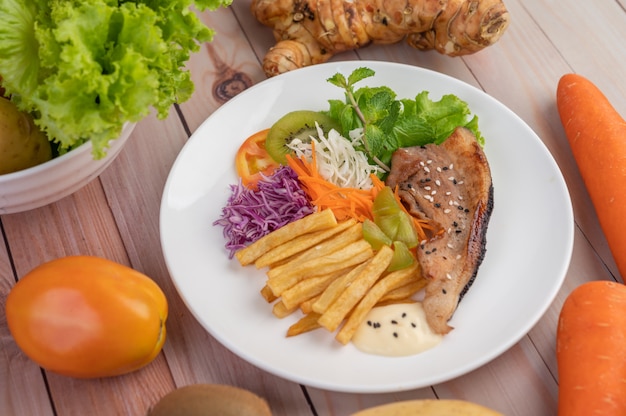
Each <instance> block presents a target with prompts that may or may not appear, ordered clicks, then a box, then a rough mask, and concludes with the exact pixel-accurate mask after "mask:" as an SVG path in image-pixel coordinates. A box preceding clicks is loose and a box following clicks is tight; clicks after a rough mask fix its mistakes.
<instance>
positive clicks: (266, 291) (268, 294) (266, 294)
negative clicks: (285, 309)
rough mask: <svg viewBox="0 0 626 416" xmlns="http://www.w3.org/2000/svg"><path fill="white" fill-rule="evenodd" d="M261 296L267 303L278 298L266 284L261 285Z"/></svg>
mask: <svg viewBox="0 0 626 416" xmlns="http://www.w3.org/2000/svg"><path fill="white" fill-rule="evenodd" d="M261 296H263V299H265V301H266V302H267V303H272V302H274V301H275V300H276V299H278V297H277V296H276V295H274V292H272V289H270V287H269V286H268V285H265V286H263V288H262V289H261Z"/></svg>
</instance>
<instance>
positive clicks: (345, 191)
mask: <svg viewBox="0 0 626 416" xmlns="http://www.w3.org/2000/svg"><path fill="white" fill-rule="evenodd" d="M287 162H288V163H289V166H290V167H291V168H292V169H293V170H294V171H295V172H296V174H297V175H298V179H299V180H300V182H301V183H302V185H303V187H304V190H305V191H306V193H307V194H308V195H309V197H310V198H311V203H313V205H315V206H317V207H318V208H319V209H326V208H330V209H331V210H332V211H333V213H334V214H335V217H336V218H337V220H339V221H342V220H346V219H348V218H355V219H356V220H358V221H361V222H363V221H365V219H367V218H369V219H373V218H372V205H373V204H374V198H375V197H376V195H377V194H378V191H379V190H380V188H377V187H376V186H374V187H373V188H372V189H367V190H366V189H357V188H341V187H339V186H337V185H335V184H333V183H331V182H328V181H327V180H326V179H324V178H322V177H321V176H320V174H319V172H318V171H317V167H316V158H315V152H313V158H312V160H311V162H309V161H307V160H306V158H305V157H304V156H302V157H300V158H294V157H292V156H291V155H287ZM379 182H380V181H379ZM383 186H384V185H383Z"/></svg>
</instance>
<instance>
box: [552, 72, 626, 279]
mask: <svg viewBox="0 0 626 416" xmlns="http://www.w3.org/2000/svg"><path fill="white" fill-rule="evenodd" d="M556 103H557V108H558V111H559V115H560V117H561V122H562V124H563V127H564V129H565V134H566V136H567V138H568V140H569V143H570V146H571V148H572V152H573V154H574V158H575V159H576V163H577V165H578V169H579V170H580V173H581V175H582V178H583V181H584V182H585V186H586V188H587V191H588V192H589V196H590V197H591V201H592V202H593V205H594V207H595V210H596V214H597V215H598V219H599V221H600V226H601V227H602V230H603V232H604V235H605V237H606V239H607V242H608V244H609V247H610V249H611V253H612V254H613V258H614V259H615V262H616V263H617V267H618V269H619V272H620V274H621V275H622V278H626V121H625V120H624V118H623V117H622V116H621V115H620V114H619V113H618V112H617V111H616V110H615V108H614V107H613V106H612V105H611V103H610V102H609V101H608V99H607V98H606V96H605V95H604V94H603V93H602V92H601V91H600V90H599V89H598V88H597V86H596V85H595V84H593V83H592V82H591V81H589V80H588V79H586V78H584V77H582V76H580V75H576V74H566V75H563V76H562V77H561V79H560V80H559V84H558V87H557V93H556Z"/></svg>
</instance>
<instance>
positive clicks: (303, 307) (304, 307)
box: [300, 283, 332, 315]
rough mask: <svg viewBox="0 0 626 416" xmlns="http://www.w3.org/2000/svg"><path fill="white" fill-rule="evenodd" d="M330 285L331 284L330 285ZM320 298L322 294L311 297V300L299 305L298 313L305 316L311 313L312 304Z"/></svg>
mask: <svg viewBox="0 0 626 416" xmlns="http://www.w3.org/2000/svg"><path fill="white" fill-rule="evenodd" d="M331 284H332V283H331ZM321 296H322V294H321V293H320V294H318V295H315V296H313V297H312V298H311V299H307V300H305V301H304V302H302V303H300V311H301V312H302V313H303V314H305V315H307V314H309V313H311V312H313V304H314V303H315V302H316V301H317V300H318V299H319V298H320V297H321Z"/></svg>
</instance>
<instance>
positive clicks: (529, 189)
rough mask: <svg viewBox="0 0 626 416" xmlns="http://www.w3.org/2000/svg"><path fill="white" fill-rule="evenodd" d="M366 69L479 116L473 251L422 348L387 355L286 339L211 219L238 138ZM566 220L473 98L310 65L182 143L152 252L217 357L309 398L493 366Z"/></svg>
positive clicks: (484, 100)
mask: <svg viewBox="0 0 626 416" xmlns="http://www.w3.org/2000/svg"><path fill="white" fill-rule="evenodd" d="M359 66H367V67H369V68H371V69H373V70H374V71H375V72H376V75H375V76H374V77H373V78H369V79H368V80H367V84H369V85H387V86H389V87H391V88H392V89H393V90H394V91H396V92H397V93H398V95H399V96H400V97H406V98H414V97H415V95H417V94H418V93H419V92H420V91H422V90H427V91H429V92H430V95H429V96H430V98H431V99H433V100H437V99H439V98H440V97H441V96H442V95H444V94H449V93H452V94H455V95H457V96H459V97H460V98H461V99H463V100H465V101H466V102H467V103H468V104H469V106H470V109H471V110H472V112H473V113H475V114H477V115H478V117H479V125H480V128H481V131H482V132H483V135H484V136H485V138H486V145H485V151H486V153H487V157H488V159H489V162H490V166H491V169H492V174H493V183H494V189H495V205H494V211H493V215H492V218H491V222H490V225H489V230H488V233H487V254H486V256H485V259H484V261H483V264H482V265H481V267H480V269H479V272H478V276H477V278H476V280H475V282H474V284H473V286H472V289H471V290H470V291H469V292H468V294H467V295H466V296H465V298H464V299H463V301H462V302H461V304H460V305H459V308H458V309H457V311H456V313H455V315H454V317H453V319H452V320H451V325H452V326H454V327H455V329H454V330H453V331H452V332H451V333H450V334H449V335H447V336H446V337H445V338H444V340H443V342H442V343H441V344H440V345H438V346H437V347H436V348H434V349H432V350H429V351H427V352H424V353H422V354H419V355H415V356H410V357H403V358H389V357H379V356H374V355H368V354H365V353H362V352H360V351H359V350H357V349H356V348H355V347H354V346H352V345H347V346H341V345H340V344H339V343H338V342H337V341H335V339H334V336H333V334H330V333H328V332H326V331H324V330H318V331H313V332H311V333H308V334H304V335H300V336H297V337H292V338H286V337H285V332H286V330H287V328H288V327H289V325H291V324H292V323H293V322H295V321H296V319H297V316H292V317H287V318H284V319H282V320H279V319H276V318H275V317H274V316H273V315H272V312H271V307H270V305H268V304H267V303H266V302H265V301H264V300H263V299H262V297H261V295H260V294H259V290H260V289H261V288H262V287H263V285H264V282H265V275H264V272H263V271H259V270H256V269H254V267H247V268H243V267H241V266H240V265H239V263H238V262H237V261H236V260H234V259H233V260H229V258H228V253H227V251H226V249H225V248H224V243H225V239H224V237H223V235H222V227H217V226H213V225H212V224H213V222H214V221H215V220H217V219H218V218H219V217H220V214H221V210H222V207H223V206H224V205H225V203H226V201H227V199H228V197H229V195H230V188H229V186H230V185H231V184H234V183H236V181H237V177H236V174H235V167H234V162H233V161H234V157H235V153H236V151H237V149H238V147H239V145H240V144H241V143H242V141H243V140H245V139H246V138H247V137H248V136H250V135H251V134H252V133H254V132H256V131H258V130H260V129H262V128H267V127H269V126H270V125H271V124H272V123H273V122H274V121H275V120H277V119H278V118H279V117H280V116H282V115H284V114H285V113H287V112H289V111H292V110H295V109H313V110H324V109H327V100H328V99H330V98H337V99H342V98H343V92H342V91H341V90H340V89H339V88H338V87H335V86H333V85H331V84H330V83H328V82H326V79H328V78H329V77H331V76H332V75H334V74H335V73H336V72H341V73H343V74H345V75H348V74H349V73H350V72H351V71H352V70H353V69H354V68H356V67H359ZM573 229H574V227H573V213H572V207H571V202H570V199H569V194H568V192H567V188H566V185H565V182H564V180H563V177H562V175H561V173H560V171H559V169H558V167H557V165H556V164H555V162H554V160H553V158H552V157H551V155H550V153H549V152H548V150H547V149H546V147H545V146H544V145H543V143H542V142H541V140H540V139H539V138H538V137H537V136H536V135H535V133H534V132H533V131H532V130H531V129H530V128H529V127H528V126H527V125H526V124H525V123H524V122H523V121H522V120H521V119H520V118H519V117H517V116H516V115H515V114H514V113H513V112H511V111H510V110H509V109H507V108H506V107H505V106H503V105H502V104H501V103H499V102H498V101H496V100H495V99H493V98H491V97H490V96H488V95H487V94H485V93H484V92H482V91H480V90H478V89H476V88H474V87H472V86H470V85H467V84H465V83H463V82H461V81H459V80H456V79H454V78H451V77H448V76H446V75H442V74H439V73H436V72H432V71H429V70H425V69H421V68H417V67H413V66H408V65H401V64H393V63H381V62H369V61H367V62H366V61H353V62H339V63H329V64H322V65H316V66H312V67H308V68H305V69H300V70H297V71H292V72H289V73H287V74H284V75H280V76H278V77H275V78H271V79H269V80H266V81H263V82H261V83H259V84H257V85H255V86H254V87H252V88H250V89H248V90H247V91H244V92H243V93H241V94H240V95H238V96H237V97H235V98H233V99H232V100H231V101H229V102H227V103H226V104H224V105H223V106H222V107H221V108H219V109H218V110H217V111H215V113H213V114H212V115H211V117H209V118H208V119H207V120H206V121H205V122H204V123H203V124H202V125H201V126H200V127H199V128H198V129H197V131H196V132H195V133H194V134H193V136H192V137H191V138H190V140H189V141H188V143H187V144H186V145H185V146H184V148H183V149H182V151H181V152H180V154H179V156H178V158H177V160H176V162H175V164H174V166H173V168H172V170H171V173H170V175H169V178H168V180H167V183H166V186H165V190H164V195H163V200H162V206H161V243H162V247H163V252H164V255H165V260H166V262H167V265H168V268H169V271H170V273H171V276H172V279H173V281H174V283H175V285H176V287H177V289H178V291H179V292H180V295H181V296H182V298H183V299H184V301H185V302H186V305H187V307H188V308H189V309H190V310H191V312H192V313H193V314H194V316H195V317H196V318H197V320H198V321H199V322H200V323H201V324H202V325H203V326H204V328H206V330H207V331H208V332H209V333H210V334H211V335H213V336H214V337H215V338H216V339H217V340H218V341H219V342H221V343H222V344H223V345H225V346H226V347H227V348H228V349H230V350H231V351H233V352H234V353H235V354H237V355H239V356H240V357H242V358H243V359H245V360H247V361H249V362H250V363H252V364H254V365H256V366H258V367H259V368H261V369H264V370H266V371H268V372H270V373H273V374H276V375H278V376H280V377H284V378H286V379H289V380H292V381H295V382H298V383H302V384H305V385H309V386H313V387H318V388H322V389H328V390H335V391H344V392H359V393H376V392H391V391H401V390H408V389H413V388H420V387H425V386H429V385H433V384H437V383H441V382H444V381H447V380H450V379H452V378H455V377H458V376H460V375H463V374H465V373H467V372H469V371H471V370H473V369H476V368H478V367H480V366H481V365H483V364H485V363H487V362H489V361H490V360H492V359H494V358H495V357H497V356H498V355H500V354H501V353H502V352H504V351H505V350H507V349H508V348H509V347H511V346H512V345H513V344H515V343H516V342H517V341H519V340H520V339H521V338H522V337H523V336H524V335H525V334H526V333H527V332H528V331H529V330H530V329H531V328H532V327H533V325H535V323H536V322H537V321H538V320H539V319H540V317H541V316H542V315H543V314H544V312H545V311H546V309H547V308H548V306H549V305H550V303H551V302H552V300H553V299H554V297H555V295H556V293H557V291H558V290H559V288H560V286H561V283H562V281H563V279H564V276H565V273H566V270H567V267H568V265H569V261H570V257H571V253H572V248H573Z"/></svg>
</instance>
